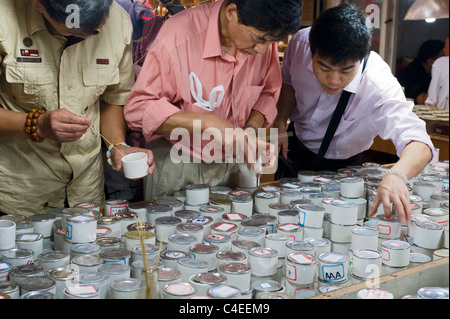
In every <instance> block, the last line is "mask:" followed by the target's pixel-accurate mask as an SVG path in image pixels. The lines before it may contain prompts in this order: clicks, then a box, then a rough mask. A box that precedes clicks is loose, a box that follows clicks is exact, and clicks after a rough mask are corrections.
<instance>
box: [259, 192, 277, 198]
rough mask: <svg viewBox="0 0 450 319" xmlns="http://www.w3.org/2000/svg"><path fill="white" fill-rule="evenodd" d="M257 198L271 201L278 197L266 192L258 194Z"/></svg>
mask: <svg viewBox="0 0 450 319" xmlns="http://www.w3.org/2000/svg"><path fill="white" fill-rule="evenodd" d="M256 196H258V197H262V198H266V199H271V198H275V197H277V195H275V194H270V193H265V192H261V193H258V194H256Z"/></svg>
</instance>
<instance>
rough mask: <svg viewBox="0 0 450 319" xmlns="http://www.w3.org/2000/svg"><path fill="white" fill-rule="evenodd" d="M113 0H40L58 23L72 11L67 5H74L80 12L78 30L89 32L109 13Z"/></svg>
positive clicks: (62, 21)
mask: <svg viewBox="0 0 450 319" xmlns="http://www.w3.org/2000/svg"><path fill="white" fill-rule="evenodd" d="M112 3H113V0H42V5H43V6H44V8H45V11H47V13H48V14H49V15H50V17H51V18H52V19H54V20H55V21H56V22H59V23H66V19H67V17H68V16H69V15H70V14H72V13H73V11H71V10H69V9H68V6H69V5H76V6H78V8H79V12H80V31H82V32H87V33H90V32H92V31H94V30H95V29H96V28H97V27H98V26H99V25H100V24H101V23H102V21H103V19H104V17H105V15H108V14H109V7H110V6H111V4H112Z"/></svg>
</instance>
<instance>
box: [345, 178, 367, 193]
mask: <svg viewBox="0 0 450 319" xmlns="http://www.w3.org/2000/svg"><path fill="white" fill-rule="evenodd" d="M340 182H341V196H343V197H347V198H360V197H364V179H363V178H362V177H345V178H342V179H341V180H340Z"/></svg>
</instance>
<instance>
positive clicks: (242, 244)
mask: <svg viewBox="0 0 450 319" xmlns="http://www.w3.org/2000/svg"><path fill="white" fill-rule="evenodd" d="M231 244H232V245H234V246H236V247H239V248H242V249H247V250H249V249H251V248H257V247H261V245H260V244H258V243H257V242H254V241H251V240H233V241H231Z"/></svg>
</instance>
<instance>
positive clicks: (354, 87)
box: [308, 59, 364, 93]
mask: <svg viewBox="0 0 450 319" xmlns="http://www.w3.org/2000/svg"><path fill="white" fill-rule="evenodd" d="M363 64H364V60H363V61H361V65H360V66H359V70H358V73H356V76H355V77H354V78H353V80H352V81H351V82H350V83H349V84H348V85H347V86H346V87H345V88H344V91H348V92H351V93H356V92H357V91H358V87H359V85H360V84H361V80H362V68H363ZM308 71H310V72H311V73H313V75H314V70H313V66H312V59H310V61H309V64H308ZM314 77H315V76H314Z"/></svg>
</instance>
